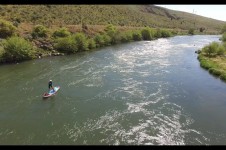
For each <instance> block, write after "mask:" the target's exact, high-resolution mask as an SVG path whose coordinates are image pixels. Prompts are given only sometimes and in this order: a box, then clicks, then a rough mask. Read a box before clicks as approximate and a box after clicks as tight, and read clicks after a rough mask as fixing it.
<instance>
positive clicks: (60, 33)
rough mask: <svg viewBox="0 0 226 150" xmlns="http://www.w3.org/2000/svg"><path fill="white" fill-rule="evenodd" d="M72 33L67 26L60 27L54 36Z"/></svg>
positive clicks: (65, 35)
mask: <svg viewBox="0 0 226 150" xmlns="http://www.w3.org/2000/svg"><path fill="white" fill-rule="evenodd" d="M70 34H71V33H70V32H69V31H68V29H67V28H60V29H58V30H56V31H55V32H54V33H53V37H55V38H56V37H67V36H69V35H70Z"/></svg>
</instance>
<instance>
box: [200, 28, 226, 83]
mask: <svg viewBox="0 0 226 150" xmlns="http://www.w3.org/2000/svg"><path fill="white" fill-rule="evenodd" d="M221 40H222V43H217V42H213V43H211V44H210V45H207V46H205V47H204V48H202V50H201V51H200V53H199V55H198V60H199V61H200V66H201V67H203V68H205V69H207V70H208V71H209V73H211V74H213V75H214V76H216V77H219V78H220V79H222V80H223V81H226V55H225V54H226V32H225V33H224V34H223V36H222V38H221Z"/></svg>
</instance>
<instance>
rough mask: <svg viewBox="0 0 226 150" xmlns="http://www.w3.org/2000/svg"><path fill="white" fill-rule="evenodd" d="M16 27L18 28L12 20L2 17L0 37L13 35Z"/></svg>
mask: <svg viewBox="0 0 226 150" xmlns="http://www.w3.org/2000/svg"><path fill="white" fill-rule="evenodd" d="M16 29H17V28H16V27H15V26H14V25H13V24H12V23H11V22H8V21H5V20H2V19H0V38H7V37H10V36H13V35H14V34H15V32H16Z"/></svg>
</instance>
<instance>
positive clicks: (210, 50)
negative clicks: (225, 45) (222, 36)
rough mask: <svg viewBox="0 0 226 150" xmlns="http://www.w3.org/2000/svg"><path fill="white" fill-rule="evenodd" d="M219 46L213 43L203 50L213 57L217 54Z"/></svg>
mask: <svg viewBox="0 0 226 150" xmlns="http://www.w3.org/2000/svg"><path fill="white" fill-rule="evenodd" d="M218 47H219V44H218V43H217V42H213V43H211V44H210V45H208V46H205V47H204V48H203V49H202V50H203V51H204V52H205V53H206V54H207V55H208V56H209V57H210V56H211V55H213V54H215V53H216V52H217V49H218Z"/></svg>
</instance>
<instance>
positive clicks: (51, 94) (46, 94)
mask: <svg viewBox="0 0 226 150" xmlns="http://www.w3.org/2000/svg"><path fill="white" fill-rule="evenodd" d="M59 89H60V86H55V87H54V90H53V89H51V90H50V91H49V92H48V93H44V94H43V98H47V97H50V96H53V95H55V94H56V93H57V91H58V90H59Z"/></svg>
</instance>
